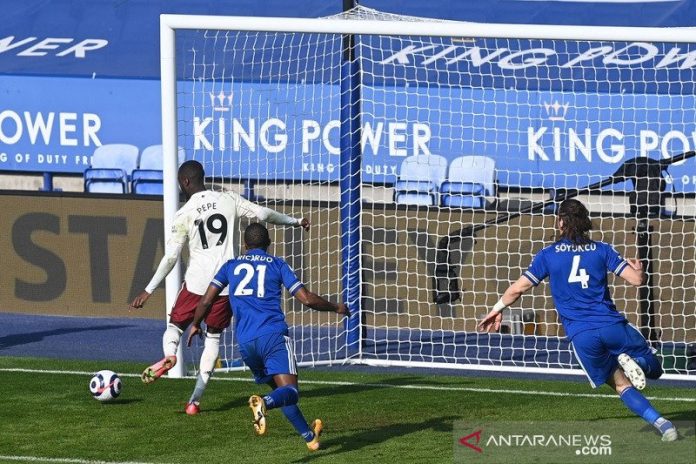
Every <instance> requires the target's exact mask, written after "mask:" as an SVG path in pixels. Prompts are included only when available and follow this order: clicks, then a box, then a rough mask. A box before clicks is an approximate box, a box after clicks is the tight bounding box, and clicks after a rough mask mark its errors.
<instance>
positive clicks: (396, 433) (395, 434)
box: [293, 416, 460, 462]
mask: <svg viewBox="0 0 696 464" xmlns="http://www.w3.org/2000/svg"><path fill="white" fill-rule="evenodd" d="M459 419H460V418H459V417H456V416H444V417H438V418H433V419H428V420H425V421H423V422H413V423H412V422H409V423H404V424H386V425H383V426H381V427H370V428H368V429H367V430H364V431H361V432H357V433H354V434H352V435H343V436H341V437H337V438H330V439H327V440H322V442H321V447H322V451H320V452H318V453H317V454H312V455H310V456H306V457H303V458H301V459H298V460H296V461H293V462H310V461H312V460H314V459H317V458H326V457H327V456H336V455H339V454H342V453H347V452H350V451H356V450H359V449H362V448H364V447H366V446H372V445H377V444H379V443H384V442H386V441H389V440H391V439H393V438H400V437H404V436H407V435H409V434H411V433H417V432H422V431H424V430H434V431H436V432H441V433H447V434H449V435H452V427H453V425H452V423H453V422H454V421H456V420H459Z"/></svg>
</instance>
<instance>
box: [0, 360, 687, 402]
mask: <svg viewBox="0 0 696 464" xmlns="http://www.w3.org/2000/svg"><path fill="white" fill-rule="evenodd" d="M0 372H23V373H30V374H63V375H85V376H86V375H92V374H93V372H87V371H59V370H43V369H23V368H10V367H6V368H0ZM119 375H120V376H121V377H136V378H140V374H129V373H126V374H119ZM162 378H167V379H169V377H162ZM182 378H183V379H194V378H195V377H191V376H189V377H182ZM213 379H215V380H222V381H227V382H248V383H251V382H252V380H251V379H250V378H248V377H213ZM170 380H172V379H170ZM173 380H176V379H173ZM301 382H302V384H306V385H333V386H341V387H370V388H400V389H404V390H435V391H458V392H474V393H506V394H512V395H534V396H560V397H575V398H612V399H616V395H609V394H605V393H569V392H551V391H535V390H510V389H505V388H475V387H450V386H447V385H394V384H390V383H360V382H345V381H338V380H304V379H303V380H301ZM646 398H647V399H649V400H651V401H675V402H681V403H696V398H679V397H664V396H648V397H646Z"/></svg>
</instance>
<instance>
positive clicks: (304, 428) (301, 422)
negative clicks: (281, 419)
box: [282, 404, 314, 442]
mask: <svg viewBox="0 0 696 464" xmlns="http://www.w3.org/2000/svg"><path fill="white" fill-rule="evenodd" d="M282 411H283V414H285V417H287V418H288V420H289V421H290V423H291V424H292V426H293V427H295V430H297V433H299V434H300V435H302V438H304V439H305V441H307V442H309V441H312V440H314V432H312V431H311V430H310V428H309V424H307V421H306V420H305V418H304V416H303V415H302V411H300V408H298V407H297V405H296V404H293V405H292V406H285V407H283V409H282Z"/></svg>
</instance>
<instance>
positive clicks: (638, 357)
mask: <svg viewBox="0 0 696 464" xmlns="http://www.w3.org/2000/svg"><path fill="white" fill-rule="evenodd" d="M556 227H557V229H558V232H559V237H558V239H557V240H556V242H554V243H552V244H551V245H549V246H547V247H545V248H543V249H542V250H541V251H540V252H539V253H537V254H536V256H534V259H533V260H532V264H531V265H530V266H529V269H527V271H525V272H524V274H523V275H522V277H520V278H519V279H518V280H517V281H516V282H514V283H513V284H512V285H510V287H509V288H508V289H507V290H506V291H505V293H504V294H503V296H502V297H501V298H500V300H499V301H498V302H497V303H496V304H495V306H493V309H492V310H491V312H489V313H488V315H486V317H485V318H484V319H483V320H482V321H481V322H479V325H478V328H479V330H480V331H486V332H491V331H496V332H497V331H498V330H499V329H500V324H501V321H502V312H503V310H504V309H505V308H507V307H508V306H510V305H511V304H513V303H515V302H516V301H517V300H518V298H520V296H522V294H523V293H525V292H526V291H527V290H529V289H530V288H532V287H534V286H536V285H538V284H539V283H540V282H541V281H542V280H544V279H545V278H546V277H548V278H549V283H550V286H551V296H552V297H553V301H554V304H555V306H556V311H558V315H559V317H560V319H561V323H562V324H563V328H564V329H565V333H566V336H567V337H568V339H569V340H570V341H571V346H572V348H573V352H574V353H575V357H576V359H577V360H578V363H580V366H581V367H582V369H583V370H584V371H585V373H586V374H587V377H588V378H589V380H590V384H592V387H593V388H597V387H599V386H601V385H602V384H604V383H606V384H608V385H609V386H610V387H611V388H613V389H614V390H616V393H618V394H619V397H620V398H621V401H623V402H624V404H625V405H626V407H628V409H630V410H631V411H633V412H634V413H635V414H637V415H638V416H640V417H642V418H643V419H644V420H645V421H646V422H648V423H649V424H651V425H653V426H654V427H655V428H656V429H657V430H658V431H659V432H660V433H661V434H662V440H663V441H673V440H676V439H677V431H676V428H675V427H674V426H673V425H672V423H671V422H670V421H668V420H667V419H665V418H664V417H662V415H661V414H660V413H659V412H657V411H656V410H655V409H654V408H653V407H652V405H651V404H650V402H649V401H648V400H647V399H646V398H645V397H644V396H643V395H642V394H641V393H640V392H639V391H638V390H642V389H643V388H644V387H645V378H646V376H647V377H648V378H651V379H657V378H659V377H660V376H661V375H662V366H661V364H660V360H659V359H658V358H657V357H656V356H655V353H654V351H653V350H652V349H651V347H650V345H649V344H648V343H647V341H646V340H645V338H643V336H642V335H641V333H640V332H639V331H638V329H636V328H635V327H634V326H633V325H631V324H630V323H629V322H628V321H627V320H626V318H625V317H624V316H623V315H622V314H621V313H620V312H618V311H617V310H616V306H615V305H614V302H613V301H612V299H611V296H610V295H609V286H608V284H607V273H608V272H613V273H614V274H616V275H617V276H619V277H621V278H623V279H624V280H625V281H627V282H628V283H629V284H631V285H634V286H636V287H637V286H640V285H642V284H643V282H644V279H645V276H644V273H643V266H642V263H641V262H640V261H639V260H632V259H629V260H625V259H623V258H622V257H621V255H620V254H619V253H618V252H617V251H616V250H615V249H614V247H612V246H611V245H609V244H607V243H603V242H597V241H594V240H591V239H590V238H589V231H590V230H591V229H592V221H591V220H590V217H589V212H588V211H587V208H585V206H584V205H583V204H582V203H581V202H579V201H578V200H574V199H569V200H565V201H563V202H562V203H561V205H560V207H559V209H558V217H557V218H556Z"/></svg>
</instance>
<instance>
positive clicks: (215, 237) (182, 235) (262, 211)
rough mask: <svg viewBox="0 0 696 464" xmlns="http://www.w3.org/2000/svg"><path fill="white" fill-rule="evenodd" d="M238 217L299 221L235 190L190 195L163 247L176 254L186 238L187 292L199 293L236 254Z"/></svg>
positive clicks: (151, 288) (157, 277)
mask: <svg viewBox="0 0 696 464" xmlns="http://www.w3.org/2000/svg"><path fill="white" fill-rule="evenodd" d="M240 216H243V217H247V218H258V219H260V220H264V221H268V222H270V223H273V224H283V225H297V224H299V220H297V219H294V218H291V217H289V216H286V215H285V214H281V213H277V212H275V211H273V210H271V209H268V208H265V207H263V206H259V205H257V204H254V203H252V202H250V201H248V200H246V199H244V198H242V197H241V196H240V195H239V194H238V193H236V192H216V191H212V190H205V191H202V192H197V193H195V194H193V195H192V196H191V198H189V200H188V201H187V202H186V204H185V205H184V206H182V207H181V209H179V211H177V212H176V214H175V215H174V221H173V223H172V229H171V230H172V235H171V237H170V238H169V241H168V247H167V248H170V249H176V250H177V255H178V253H179V252H180V250H181V248H182V247H183V245H184V244H185V243H186V242H187V241H188V249H189V263H188V267H187V269H186V275H185V277H184V281H185V282H186V288H187V289H188V291H190V292H191V293H195V294H197V295H203V294H204V293H205V291H206V290H207V289H208V286H209V285H210V282H211V281H212V280H213V277H215V274H216V273H217V271H218V270H219V269H220V268H221V267H222V265H223V264H225V263H226V262H227V261H228V260H230V259H232V258H235V257H236V256H238V255H239V242H240V241H239V237H238V235H237V230H238V226H237V219H238V218H239V217H240ZM166 258H167V257H166V256H165V258H164V259H163V261H164V260H165V259H166ZM160 267H162V266H160ZM163 270H164V269H163ZM169 270H171V267H170V268H169ZM169 270H167V271H166V272H165V273H164V275H160V274H161V273H160V270H159V269H158V272H157V273H156V274H155V276H154V277H153V278H152V281H151V282H150V284H148V286H147V287H146V290H147V291H148V292H149V293H152V291H154V289H155V288H156V287H157V286H158V285H159V283H160V282H161V280H162V279H163V278H164V276H166V274H167V273H168V272H169ZM226 292H227V290H225V291H224V292H223V294H226Z"/></svg>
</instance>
